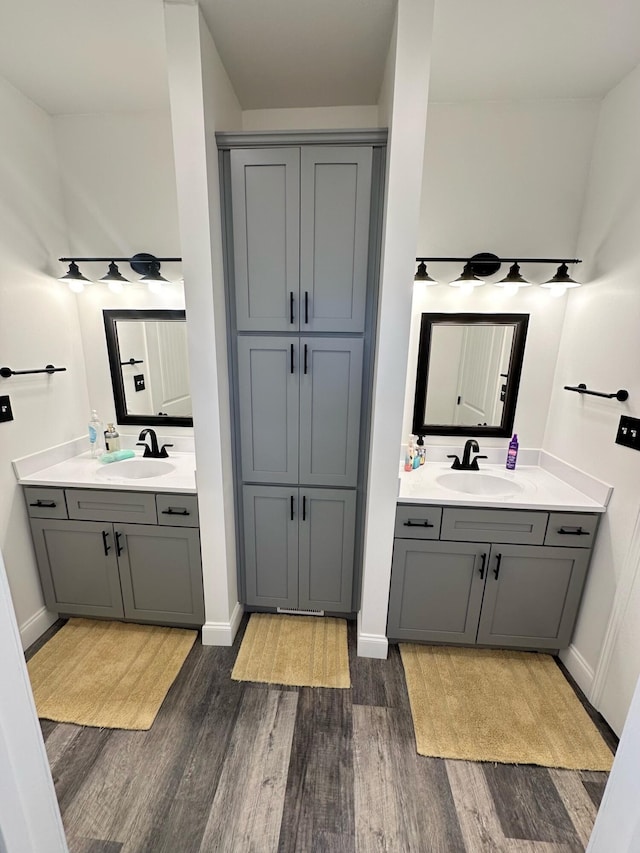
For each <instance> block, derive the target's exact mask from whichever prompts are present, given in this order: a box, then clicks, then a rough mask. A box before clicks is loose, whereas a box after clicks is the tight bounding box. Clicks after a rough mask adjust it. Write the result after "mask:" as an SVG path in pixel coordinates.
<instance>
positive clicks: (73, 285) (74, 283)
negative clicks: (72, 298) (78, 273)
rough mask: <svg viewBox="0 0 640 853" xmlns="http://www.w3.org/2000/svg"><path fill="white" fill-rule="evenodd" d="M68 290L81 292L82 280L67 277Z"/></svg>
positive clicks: (82, 287)
mask: <svg viewBox="0 0 640 853" xmlns="http://www.w3.org/2000/svg"><path fill="white" fill-rule="evenodd" d="M69 290H73V292H74V293H82V291H83V290H84V281H78V280H77V279H69Z"/></svg>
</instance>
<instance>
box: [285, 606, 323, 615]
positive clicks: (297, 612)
mask: <svg viewBox="0 0 640 853" xmlns="http://www.w3.org/2000/svg"><path fill="white" fill-rule="evenodd" d="M278 613H286V614H287V615H288V616H324V610H286V609H285V608H284V607H278Z"/></svg>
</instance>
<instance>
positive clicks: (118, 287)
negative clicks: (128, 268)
mask: <svg viewBox="0 0 640 853" xmlns="http://www.w3.org/2000/svg"><path fill="white" fill-rule="evenodd" d="M108 287H109V290H110V291H111V292H112V293H122V291H123V290H124V284H123V283H122V282H121V281H110V282H109V284H108Z"/></svg>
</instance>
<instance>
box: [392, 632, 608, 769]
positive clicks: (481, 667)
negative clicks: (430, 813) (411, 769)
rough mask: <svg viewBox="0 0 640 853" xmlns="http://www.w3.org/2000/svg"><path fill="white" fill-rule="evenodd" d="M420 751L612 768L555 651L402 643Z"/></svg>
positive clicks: (477, 758) (467, 757)
mask: <svg viewBox="0 0 640 853" xmlns="http://www.w3.org/2000/svg"><path fill="white" fill-rule="evenodd" d="M400 653H401V655H402V663H403V665H404V671H405V675H406V680H407V688H408V691H409V701H410V703H411V714H412V716H413V726H414V730H415V735H416V746H417V750H418V753H419V754H420V755H428V756H432V757H436V758H459V759H464V760H466V761H496V762H500V763H503V764H539V765H542V766H543V767H562V768H567V769H570V770H610V769H611V762H612V760H613V756H612V754H611V752H610V750H609V748H608V747H607V745H606V744H605V742H604V740H603V739H602V737H601V736H600V734H599V732H598V730H597V729H596V727H595V725H594V724H593V723H592V722H591V720H590V718H589V716H588V715H587V712H586V711H585V710H584V708H583V707H582V705H581V703H580V700H579V699H578V697H577V696H576V694H575V693H574V691H573V689H572V688H571V686H570V684H569V683H568V682H567V680H566V679H565V677H564V676H563V674H562V672H561V671H560V669H559V668H558V666H557V665H556V663H555V661H554V660H553V658H552V657H551V656H550V655H543V654H535V653H531V652H511V651H503V650H501V649H467V648H454V647H451V646H423V645H417V644H413V643H401V644H400Z"/></svg>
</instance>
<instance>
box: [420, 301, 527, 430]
mask: <svg viewBox="0 0 640 853" xmlns="http://www.w3.org/2000/svg"><path fill="white" fill-rule="evenodd" d="M445 322H446V324H447V325H470V324H478V325H480V324H483V325H492V326H496V325H502V326H514V330H513V341H512V344H511V358H510V360H509V381H508V383H507V390H506V394H505V399H504V406H503V409H502V422H501V423H500V425H499V426H464V425H462V426H456V425H454V424H426V423H424V416H425V406H426V402H427V377H428V375H429V355H430V352H431V339H432V329H433V327H434V325H437V324H438V323H445ZM528 327H529V315H528V314H423V315H422V320H421V323H420V345H419V349H418V370H417V373H416V390H415V397H414V403H413V427H412V428H413V434H414V435H418V436H423V435H472V436H483V435H484V436H496V437H498V438H510V437H511V434H512V430H513V422H514V419H515V414H516V402H517V399H518V389H519V387H520V377H521V375H522V362H523V359H524V345H525V341H526V339H527V329H528Z"/></svg>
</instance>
